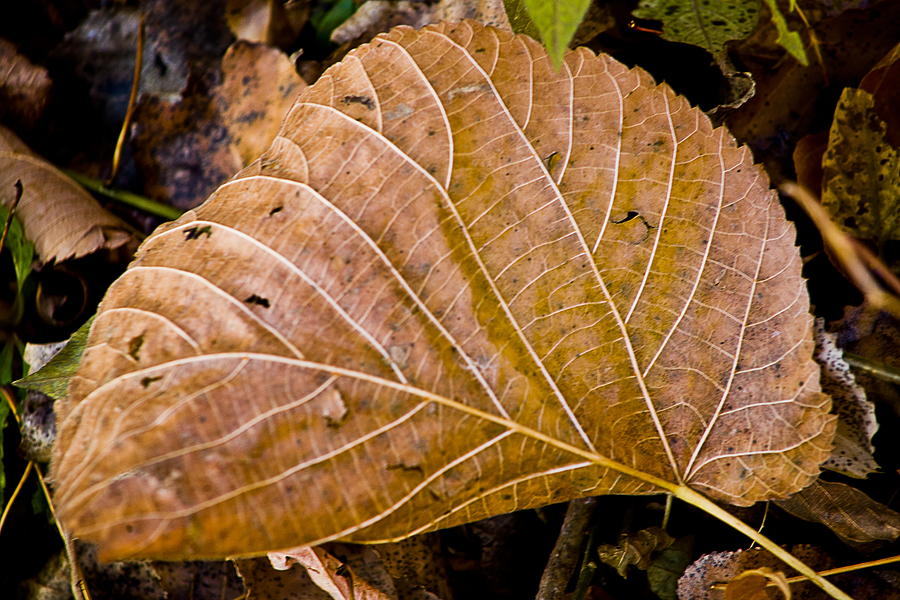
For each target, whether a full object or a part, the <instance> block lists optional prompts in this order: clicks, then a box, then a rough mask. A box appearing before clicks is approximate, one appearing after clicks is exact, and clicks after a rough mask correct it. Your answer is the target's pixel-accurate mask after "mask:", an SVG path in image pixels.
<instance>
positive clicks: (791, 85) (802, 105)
mask: <svg viewBox="0 0 900 600" xmlns="http://www.w3.org/2000/svg"><path fill="white" fill-rule="evenodd" d="M759 31H760V33H761V34H766V36H765V37H764V39H763V40H761V41H760V40H758V39H756V36H753V37H752V38H750V39H748V41H747V42H746V43H744V42H742V43H740V44H738V45H737V48H736V54H737V57H736V61H740V62H741V63H743V64H745V65H747V68H748V70H749V71H751V72H752V74H753V78H754V80H755V81H756V95H755V96H754V97H753V98H752V99H750V100H749V101H748V102H747V103H746V104H744V105H743V106H741V108H740V109H739V110H737V111H734V112H733V113H731V114H730V115H728V118H727V120H726V123H727V125H728V127H729V128H730V129H731V132H732V133H733V134H734V136H735V137H736V138H737V139H739V140H743V141H744V142H745V143H747V144H748V145H750V146H751V147H752V148H753V150H754V152H757V153H758V154H757V155H758V156H767V157H768V160H769V161H770V162H771V163H772V164H773V165H778V167H777V168H775V169H774V172H780V171H782V170H783V169H782V168H781V166H780V164H779V160H781V159H789V158H790V155H791V153H792V152H793V150H794V146H795V143H796V141H797V140H798V139H799V138H800V137H802V136H804V135H806V134H807V133H810V132H814V131H816V129H813V127H815V126H817V123H816V121H817V119H818V118H819V117H818V115H821V114H822V111H823V108H825V107H826V106H827V104H825V103H826V102H829V101H830V102H833V96H831V94H830V92H829V90H830V89H831V86H835V87H836V88H837V89H840V88H841V87H843V86H856V85H857V84H858V82H859V80H860V78H861V77H862V76H863V75H865V73H866V72H868V71H869V69H871V68H872V65H874V64H875V63H877V62H878V61H879V60H880V59H881V58H882V57H883V56H884V55H885V53H886V52H888V51H889V50H890V49H891V48H892V47H893V46H894V45H895V44H896V43H897V39H898V36H900V3H896V2H880V3H878V4H876V5H874V6H871V7H869V8H867V9H866V10H847V11H846V12H843V13H842V14H839V15H837V16H835V17H831V18H827V19H824V20H822V21H820V22H819V23H817V24H816V25H815V27H814V34H815V35H816V37H817V39H818V40H819V41H820V46H821V51H822V57H823V60H824V64H825V67H824V69H823V67H822V66H821V65H819V64H810V65H809V66H807V67H804V66H803V65H801V64H800V63H798V62H796V61H794V60H782V58H783V53H782V52H780V51H777V50H776V51H775V52H773V51H772V47H773V44H774V43H775V36H774V34H773V33H772V32H771V30H770V29H769V28H761V29H760V30H759ZM768 34H771V35H768ZM829 99H830V100H829Z"/></svg>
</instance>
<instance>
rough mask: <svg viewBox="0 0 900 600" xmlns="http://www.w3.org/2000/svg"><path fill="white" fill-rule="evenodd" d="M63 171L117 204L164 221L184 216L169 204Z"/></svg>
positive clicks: (85, 186)
mask: <svg viewBox="0 0 900 600" xmlns="http://www.w3.org/2000/svg"><path fill="white" fill-rule="evenodd" d="M62 171H63V173H65V174H66V175H67V176H69V177H71V178H72V179H74V180H75V181H77V182H78V183H79V184H80V185H81V186H82V187H84V188H86V189H89V190H91V191H92V192H96V193H98V194H102V195H103V196H106V197H107V198H112V199H113V200H116V201H117V202H121V203H122V204H125V205H128V206H131V207H133V208H137V209H139V210H142V211H144V212H146V213H150V214H151V215H156V216H157V217H162V218H163V219H169V220H175V219H177V218H178V217H180V216H181V214H182V211H180V210H178V209H177V208H175V207H174V206H169V205H168V204H163V203H162V202H157V201H156V200H151V199H150V198H147V197H145V196H140V195H138V194H133V193H131V192H126V191H124V190H116V189H112V188H110V187H107V186H106V185H104V183H103V182H102V181H100V180H98V179H94V178H93V177H88V176H87V175H82V174H81V173H76V172H75V171H70V170H68V169H63V170H62Z"/></svg>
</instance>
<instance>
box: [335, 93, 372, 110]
mask: <svg viewBox="0 0 900 600" xmlns="http://www.w3.org/2000/svg"><path fill="white" fill-rule="evenodd" d="M341 102H343V103H344V104H353V103H356V104H362V105H363V106H365V107H366V108H368V109H369V110H375V101H374V100H372V99H371V98H369V97H368V96H344V97H343V98H341Z"/></svg>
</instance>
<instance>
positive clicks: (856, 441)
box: [813, 319, 878, 479]
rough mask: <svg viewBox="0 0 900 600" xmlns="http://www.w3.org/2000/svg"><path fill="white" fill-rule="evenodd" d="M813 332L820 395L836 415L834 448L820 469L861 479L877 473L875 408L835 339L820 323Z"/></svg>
mask: <svg viewBox="0 0 900 600" xmlns="http://www.w3.org/2000/svg"><path fill="white" fill-rule="evenodd" d="M813 332H814V333H813V335H814V337H815V340H816V351H815V354H814V356H815V359H816V361H818V363H819V364H820V365H821V366H822V391H823V392H824V393H826V394H828V395H829V396H831V406H832V409H833V411H834V412H835V413H837V415H838V423H837V431H836V432H835V435H834V448H833V449H832V451H831V456H830V457H829V458H828V460H826V461H825V462H824V463H822V466H823V467H825V468H826V469H831V470H832V471H836V472H838V473H841V474H843V475H847V476H849V477H857V478H859V479H864V478H866V477H867V476H869V475H870V474H871V473H874V472H875V471H877V470H878V463H877V462H875V458H874V456H872V454H873V453H874V452H875V447H874V446H872V437H873V436H874V435H875V432H876V431H878V421H877V420H876V419H875V405H874V404H873V403H872V402H870V401H869V400H868V399H867V398H866V391H865V390H864V389H863V388H862V387H861V386H860V385H859V384H857V383H856V378H855V377H854V376H853V372H852V371H851V370H850V365H848V364H847V361H845V360H844V353H843V352H842V351H841V349H840V348H838V347H837V340H836V337H835V335H834V334H831V333H828V332H827V331H825V326H824V323H823V322H822V320H821V319H816V323H815V326H814V329H813Z"/></svg>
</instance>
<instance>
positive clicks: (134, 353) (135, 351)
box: [128, 333, 144, 360]
mask: <svg viewBox="0 0 900 600" xmlns="http://www.w3.org/2000/svg"><path fill="white" fill-rule="evenodd" d="M143 345H144V334H143V333H142V334H140V335H136V336H134V337H133V338H131V340H129V342H128V356H130V357H131V358H133V359H134V360H140V359H141V346H143Z"/></svg>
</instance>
